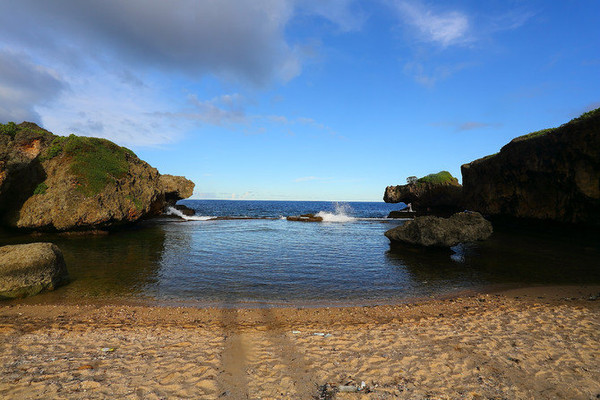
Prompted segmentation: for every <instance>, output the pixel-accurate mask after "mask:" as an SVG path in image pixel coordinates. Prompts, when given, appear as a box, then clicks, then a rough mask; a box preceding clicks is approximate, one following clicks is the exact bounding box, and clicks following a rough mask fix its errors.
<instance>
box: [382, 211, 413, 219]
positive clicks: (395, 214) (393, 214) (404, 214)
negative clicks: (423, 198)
mask: <svg viewBox="0 0 600 400" xmlns="http://www.w3.org/2000/svg"><path fill="white" fill-rule="evenodd" d="M416 216H417V212H416V211H403V210H400V211H390V213H389V214H388V216H387V217H388V218H398V219H400V218H414V217H416Z"/></svg>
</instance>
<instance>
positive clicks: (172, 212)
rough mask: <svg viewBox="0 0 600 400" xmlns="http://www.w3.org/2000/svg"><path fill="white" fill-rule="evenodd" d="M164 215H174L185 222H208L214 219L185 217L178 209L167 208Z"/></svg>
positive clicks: (193, 216)
mask: <svg viewBox="0 0 600 400" xmlns="http://www.w3.org/2000/svg"><path fill="white" fill-rule="evenodd" d="M165 214H167V215H175V216H176V217H179V218H181V219H184V220H186V221H208V220H211V219H213V218H214V217H206V216H196V215H191V216H189V215H185V214H184V213H182V212H181V211H179V210H178V209H176V208H173V207H167V210H166V212H165Z"/></svg>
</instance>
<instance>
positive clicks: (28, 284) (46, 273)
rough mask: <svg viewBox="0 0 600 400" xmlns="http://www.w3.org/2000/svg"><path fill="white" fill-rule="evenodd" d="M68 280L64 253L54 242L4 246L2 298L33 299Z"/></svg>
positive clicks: (0, 282) (1, 249)
mask: <svg viewBox="0 0 600 400" xmlns="http://www.w3.org/2000/svg"><path fill="white" fill-rule="evenodd" d="M68 280H69V275H68V273H67V268H66V266H65V260H64V258H63V255H62V252H61V251H60V249H59V248H58V246H56V245H54V244H52V243H31V244H20V245H14V246H3V247H0V299H7V298H9V299H10V298H18V297H26V296H33V295H35V294H38V293H40V292H42V291H45V290H54V289H55V288H56V287H57V286H59V285H61V284H64V283H66V282H68Z"/></svg>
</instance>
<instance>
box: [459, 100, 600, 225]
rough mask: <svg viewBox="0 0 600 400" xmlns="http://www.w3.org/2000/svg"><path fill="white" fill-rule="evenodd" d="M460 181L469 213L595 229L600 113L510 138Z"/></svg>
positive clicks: (599, 206)
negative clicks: (575, 224) (470, 211)
mask: <svg viewBox="0 0 600 400" xmlns="http://www.w3.org/2000/svg"><path fill="white" fill-rule="evenodd" d="M462 176H463V193H464V201H465V206H466V207H467V208H468V209H470V210H476V211H479V212H481V213H483V214H487V215H496V216H509V217H519V218H533V219H538V220H551V221H558V222H567V223H583V224H590V225H600V109H596V110H594V111H590V112H588V113H586V114H584V115H582V116H581V117H579V118H576V119H574V120H572V121H570V122H568V123H566V124H564V125H562V126H560V127H558V128H553V129H546V130H543V131H539V132H534V133H531V134H529V135H525V136H521V137H518V138H515V139H513V140H512V141H511V142H510V143H508V144H507V145H505V146H504V147H503V148H502V149H501V150H500V152H499V153H497V154H494V155H492V156H488V157H485V158H482V159H480V160H476V161H473V162H471V163H469V164H465V165H463V166H462Z"/></svg>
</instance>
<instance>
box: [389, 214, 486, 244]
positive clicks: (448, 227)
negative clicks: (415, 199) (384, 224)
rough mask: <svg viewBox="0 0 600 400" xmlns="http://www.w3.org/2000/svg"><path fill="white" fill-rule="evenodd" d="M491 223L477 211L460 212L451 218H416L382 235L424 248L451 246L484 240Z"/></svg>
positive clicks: (392, 240) (393, 240)
mask: <svg viewBox="0 0 600 400" xmlns="http://www.w3.org/2000/svg"><path fill="white" fill-rule="evenodd" d="M492 232H493V229H492V224H491V223H490V222H489V221H487V220H486V219H485V218H483V217H482V216H481V214H479V213H476V212H461V213H457V214H454V215H453V216H451V217H450V218H439V217H434V216H426V217H417V218H415V219H414V220H412V221H407V222H406V223H405V224H404V225H400V226H397V227H396V228H393V229H390V230H389V231H387V232H385V236H386V237H387V238H388V239H390V241H391V242H401V243H407V244H411V245H419V246H427V247H452V246H456V245H457V244H459V243H463V242H473V241H476V240H484V239H487V238H488V237H490V235H491V234H492Z"/></svg>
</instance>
